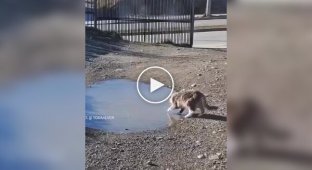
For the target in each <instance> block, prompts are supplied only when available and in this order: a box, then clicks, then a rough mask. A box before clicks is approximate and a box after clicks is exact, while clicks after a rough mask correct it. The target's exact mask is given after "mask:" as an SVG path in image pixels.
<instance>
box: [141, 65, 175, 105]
mask: <svg viewBox="0 0 312 170" xmlns="http://www.w3.org/2000/svg"><path fill="white" fill-rule="evenodd" d="M140 82H148V83H149V86H146V85H142V83H140ZM136 85H137V91H138V94H139V95H140V97H141V98H142V99H143V100H145V101H146V102H148V103H152V104H159V103H162V102H164V101H166V100H168V99H169V97H170V96H171V94H172V93H173V89H174V81H173V78H172V75H171V74H170V73H169V71H167V70H166V69H164V68H162V67H159V66H152V67H148V68H146V69H144V70H143V71H142V72H141V74H140V75H139V77H138V79H137V84H136ZM169 87H170V88H169Z"/></svg>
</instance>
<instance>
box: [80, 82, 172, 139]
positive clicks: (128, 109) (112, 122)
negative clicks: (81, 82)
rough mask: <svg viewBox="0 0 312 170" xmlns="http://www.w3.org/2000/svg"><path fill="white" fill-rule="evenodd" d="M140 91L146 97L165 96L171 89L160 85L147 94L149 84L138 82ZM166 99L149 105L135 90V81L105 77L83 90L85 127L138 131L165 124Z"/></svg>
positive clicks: (166, 120) (160, 126)
mask: <svg viewBox="0 0 312 170" xmlns="http://www.w3.org/2000/svg"><path fill="white" fill-rule="evenodd" d="M139 87H140V89H141V93H142V94H144V96H147V98H149V99H153V100H158V99H162V98H165V96H166V95H167V94H168V93H169V92H170V90H171V89H169V88H167V87H162V88H160V89H158V90H157V91H155V92H153V93H150V92H149V88H150V86H149V84H145V83H140V85H139ZM168 107H169V104H168V101H165V102H163V103H161V104H150V103H147V102H146V101H144V100H143V99H142V98H141V97H140V96H139V94H138V93H137V90H136V82H135V81H131V80H126V79H117V80H107V81H103V82H99V83H97V84H94V85H92V86H91V87H89V88H87V90H86V126H87V127H89V128H95V129H101V130H105V131H109V132H120V133H128V132H140V131H145V130H154V129H160V128H164V127H167V126H168V124H169V117H168V115H167V113H166V110H167V108H168Z"/></svg>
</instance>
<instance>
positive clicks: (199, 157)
mask: <svg viewBox="0 0 312 170" xmlns="http://www.w3.org/2000/svg"><path fill="white" fill-rule="evenodd" d="M197 158H198V159H204V158H206V156H205V155H204V154H200V155H198V156H197Z"/></svg>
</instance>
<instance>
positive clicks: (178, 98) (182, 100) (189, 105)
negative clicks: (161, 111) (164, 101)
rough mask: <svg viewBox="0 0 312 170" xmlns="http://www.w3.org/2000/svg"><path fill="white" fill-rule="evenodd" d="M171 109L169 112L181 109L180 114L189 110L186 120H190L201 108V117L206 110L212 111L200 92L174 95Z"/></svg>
mask: <svg viewBox="0 0 312 170" xmlns="http://www.w3.org/2000/svg"><path fill="white" fill-rule="evenodd" d="M169 101H170V104H171V105H170V107H169V108H168V110H167V111H168V112H169V111H171V110H173V109H180V111H179V114H182V112H183V111H184V110H185V109H188V114H187V115H185V116H184V117H185V118H189V117H191V116H192V115H193V113H194V111H195V110H196V109H197V108H199V109H200V111H201V115H202V114H203V113H204V112H205V108H206V109H208V110H210V109H211V106H209V105H208V104H207V101H206V97H205V95H204V94H203V93H201V92H200V91H183V92H178V93H174V94H172V96H171V98H170V100H169Z"/></svg>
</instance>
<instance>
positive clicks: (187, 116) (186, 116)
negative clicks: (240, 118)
mask: <svg viewBox="0 0 312 170" xmlns="http://www.w3.org/2000/svg"><path fill="white" fill-rule="evenodd" d="M192 115H193V114H187V115H185V116H184V118H190V117H192Z"/></svg>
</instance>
